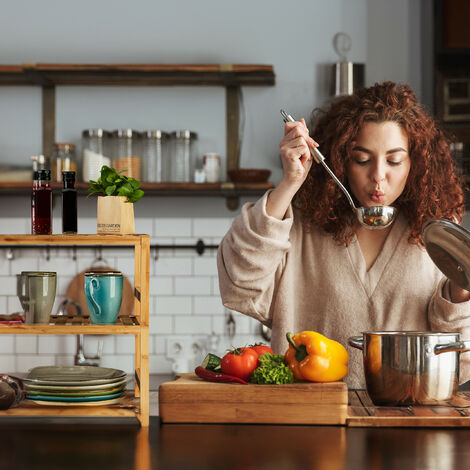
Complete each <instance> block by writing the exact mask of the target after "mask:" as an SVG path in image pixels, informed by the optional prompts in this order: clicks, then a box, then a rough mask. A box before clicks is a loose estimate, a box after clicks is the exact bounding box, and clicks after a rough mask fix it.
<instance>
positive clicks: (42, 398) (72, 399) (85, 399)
mask: <svg viewBox="0 0 470 470" xmlns="http://www.w3.org/2000/svg"><path fill="white" fill-rule="evenodd" d="M123 395H124V393H123V392H119V393H112V394H110V395H102V396H98V397H46V396H43V395H32V394H31V395H30V394H29V393H28V394H27V398H28V400H37V401H41V402H42V401H60V402H81V403H85V402H92V401H104V400H110V399H112V398H118V397H122V396H123Z"/></svg>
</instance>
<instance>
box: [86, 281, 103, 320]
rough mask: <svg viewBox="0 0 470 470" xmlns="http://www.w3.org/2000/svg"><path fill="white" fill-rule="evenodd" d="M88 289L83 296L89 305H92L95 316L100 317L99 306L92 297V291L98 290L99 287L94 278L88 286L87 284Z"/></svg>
mask: <svg viewBox="0 0 470 470" xmlns="http://www.w3.org/2000/svg"><path fill="white" fill-rule="evenodd" d="M89 286H90V287H89V289H88V290H86V291H85V294H86V296H87V298H88V300H89V301H90V303H91V304H92V305H93V308H94V309H95V315H96V316H98V317H99V316H100V315H101V307H100V306H99V304H98V302H97V301H96V299H95V298H94V297H93V294H94V289H99V287H100V282H99V281H98V279H97V278H96V277H92V278H91V279H90V284H89Z"/></svg>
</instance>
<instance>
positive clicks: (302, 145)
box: [266, 119, 318, 220]
mask: <svg viewBox="0 0 470 470" xmlns="http://www.w3.org/2000/svg"><path fill="white" fill-rule="evenodd" d="M279 147H280V149H281V159H282V168H283V170H284V175H283V177H282V179H281V181H280V182H279V184H278V185H277V186H276V187H275V188H274V189H273V190H272V191H271V192H270V193H269V196H268V200H267V202H266V212H267V214H268V215H270V216H272V217H276V218H277V219H279V220H282V219H283V218H284V217H285V214H286V211H287V209H288V207H289V205H290V203H291V201H292V198H293V197H294V195H295V193H296V192H297V191H298V190H299V188H300V187H301V186H302V183H303V182H304V181H305V179H306V178H307V175H308V172H309V170H310V167H311V166H312V161H313V160H312V155H311V154H310V148H315V147H318V144H317V143H316V142H315V141H314V140H313V139H312V138H311V137H310V136H309V134H308V129H307V126H306V124H305V120H304V119H301V120H300V121H296V122H286V124H285V127H284V138H283V139H282V140H281V143H280V145H279Z"/></svg>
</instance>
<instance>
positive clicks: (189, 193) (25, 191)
mask: <svg viewBox="0 0 470 470" xmlns="http://www.w3.org/2000/svg"><path fill="white" fill-rule="evenodd" d="M31 184H32V183H31V182H29V181H20V182H0V195H5V196H7V195H11V196H29V195H30V193H31ZM51 187H52V190H53V194H57V195H58V194H60V190H61V189H62V183H52V184H51ZM76 187H77V190H78V194H79V195H86V194H87V193H88V188H89V187H90V185H89V184H88V183H77V184H76ZM273 187H274V185H273V183H142V185H141V188H142V190H143V191H144V192H145V196H161V197H225V198H226V199H227V206H228V207H229V209H232V210H235V209H237V207H238V198H239V197H242V196H261V195H262V194H264V193H265V192H266V191H267V190H268V189H271V188H273Z"/></svg>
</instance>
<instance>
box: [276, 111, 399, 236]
mask: <svg viewBox="0 0 470 470" xmlns="http://www.w3.org/2000/svg"><path fill="white" fill-rule="evenodd" d="M281 114H282V117H283V119H284V122H295V119H294V118H293V117H292V116H291V115H290V114H287V113H286V112H285V111H284V110H282V109H281ZM310 153H311V154H312V157H313V159H314V160H315V161H316V162H317V163H321V165H322V166H323V167H324V168H325V170H326V171H327V172H328V173H329V175H330V176H331V177H332V178H333V180H334V181H335V183H336V184H337V185H338V186H339V188H340V189H341V191H343V193H344V195H345V196H346V198H347V200H348V202H349V205H350V206H351V208H352V210H353V211H354V213H355V214H356V217H357V220H358V221H359V223H360V224H361V225H363V226H364V227H367V228H369V229H373V230H376V229H383V228H386V227H388V226H389V225H390V224H391V223H392V222H393V221H394V220H395V217H396V209H395V208H394V207H392V206H371V207H356V206H355V204H354V201H353V199H352V197H351V195H350V194H349V192H348V191H347V189H346V188H345V187H344V186H343V184H342V183H341V181H340V180H339V179H338V178H337V177H336V175H335V174H334V173H333V172H332V171H331V170H330V168H329V166H328V165H327V164H326V163H325V157H324V156H323V155H322V153H321V152H320V150H318V148H313V149H312V148H311V149H310Z"/></svg>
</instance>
